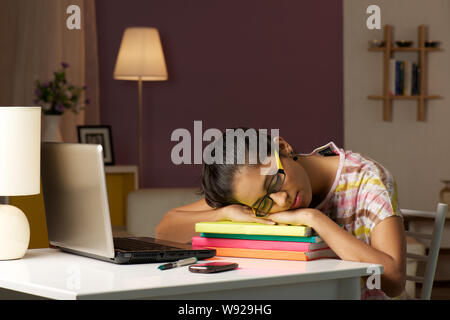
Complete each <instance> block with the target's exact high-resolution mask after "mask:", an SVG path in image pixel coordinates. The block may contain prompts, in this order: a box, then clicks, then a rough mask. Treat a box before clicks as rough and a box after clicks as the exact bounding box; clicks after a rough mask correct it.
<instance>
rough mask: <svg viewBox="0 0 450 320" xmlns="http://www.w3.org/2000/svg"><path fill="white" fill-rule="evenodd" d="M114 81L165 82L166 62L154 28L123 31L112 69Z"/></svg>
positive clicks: (132, 28) (133, 28)
mask: <svg viewBox="0 0 450 320" xmlns="http://www.w3.org/2000/svg"><path fill="white" fill-rule="evenodd" d="M114 79H117V80H135V81H136V80H142V81H163V80H167V69H166V62H165V59H164V53H163V49H162V45H161V40H160V38H159V33H158V30H157V29H156V28H150V27H130V28H127V29H125V32H124V34H123V37H122V43H121V45H120V49H119V54H118V56H117V61H116V66H115V68H114Z"/></svg>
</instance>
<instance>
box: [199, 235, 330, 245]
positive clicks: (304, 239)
mask: <svg viewBox="0 0 450 320" xmlns="http://www.w3.org/2000/svg"><path fill="white" fill-rule="evenodd" d="M201 236H202V237H204V238H225V239H244V240H267V241H295V242H310V243H320V242H323V240H322V238H320V237H319V236H311V237H296V236H273V235H264V234H232V233H206V232H202V233H201Z"/></svg>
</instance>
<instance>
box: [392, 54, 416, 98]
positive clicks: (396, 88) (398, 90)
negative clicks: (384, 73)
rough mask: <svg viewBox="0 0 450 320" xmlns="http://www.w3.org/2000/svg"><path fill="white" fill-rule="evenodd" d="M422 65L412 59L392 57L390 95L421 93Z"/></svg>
mask: <svg viewBox="0 0 450 320" xmlns="http://www.w3.org/2000/svg"><path fill="white" fill-rule="evenodd" d="M419 80H420V67H419V66H418V65H417V63H415V62H412V61H402V60H396V59H390V61H389V95H391V96H411V95H419V94H420V90H419Z"/></svg>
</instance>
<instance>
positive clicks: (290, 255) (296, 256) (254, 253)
mask: <svg viewBox="0 0 450 320" xmlns="http://www.w3.org/2000/svg"><path fill="white" fill-rule="evenodd" d="M193 248H195V247H193ZM209 248H211V249H215V250H216V256H218V257H238V258H259V259H274V260H297V261H310V260H316V259H322V258H337V255H336V253H334V251H333V250H331V249H320V250H315V251H309V252H303V251H284V250H261V249H245V248H221V247H209Z"/></svg>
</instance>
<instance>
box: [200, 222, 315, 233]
mask: <svg viewBox="0 0 450 320" xmlns="http://www.w3.org/2000/svg"><path fill="white" fill-rule="evenodd" d="M195 231H196V232H204V233H226V234H230V233H231V234H260V235H277V236H298V237H309V236H312V235H313V233H314V231H313V229H312V228H311V227H308V226H290V225H268V224H262V223H254V222H231V221H219V222H198V223H196V224H195Z"/></svg>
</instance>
